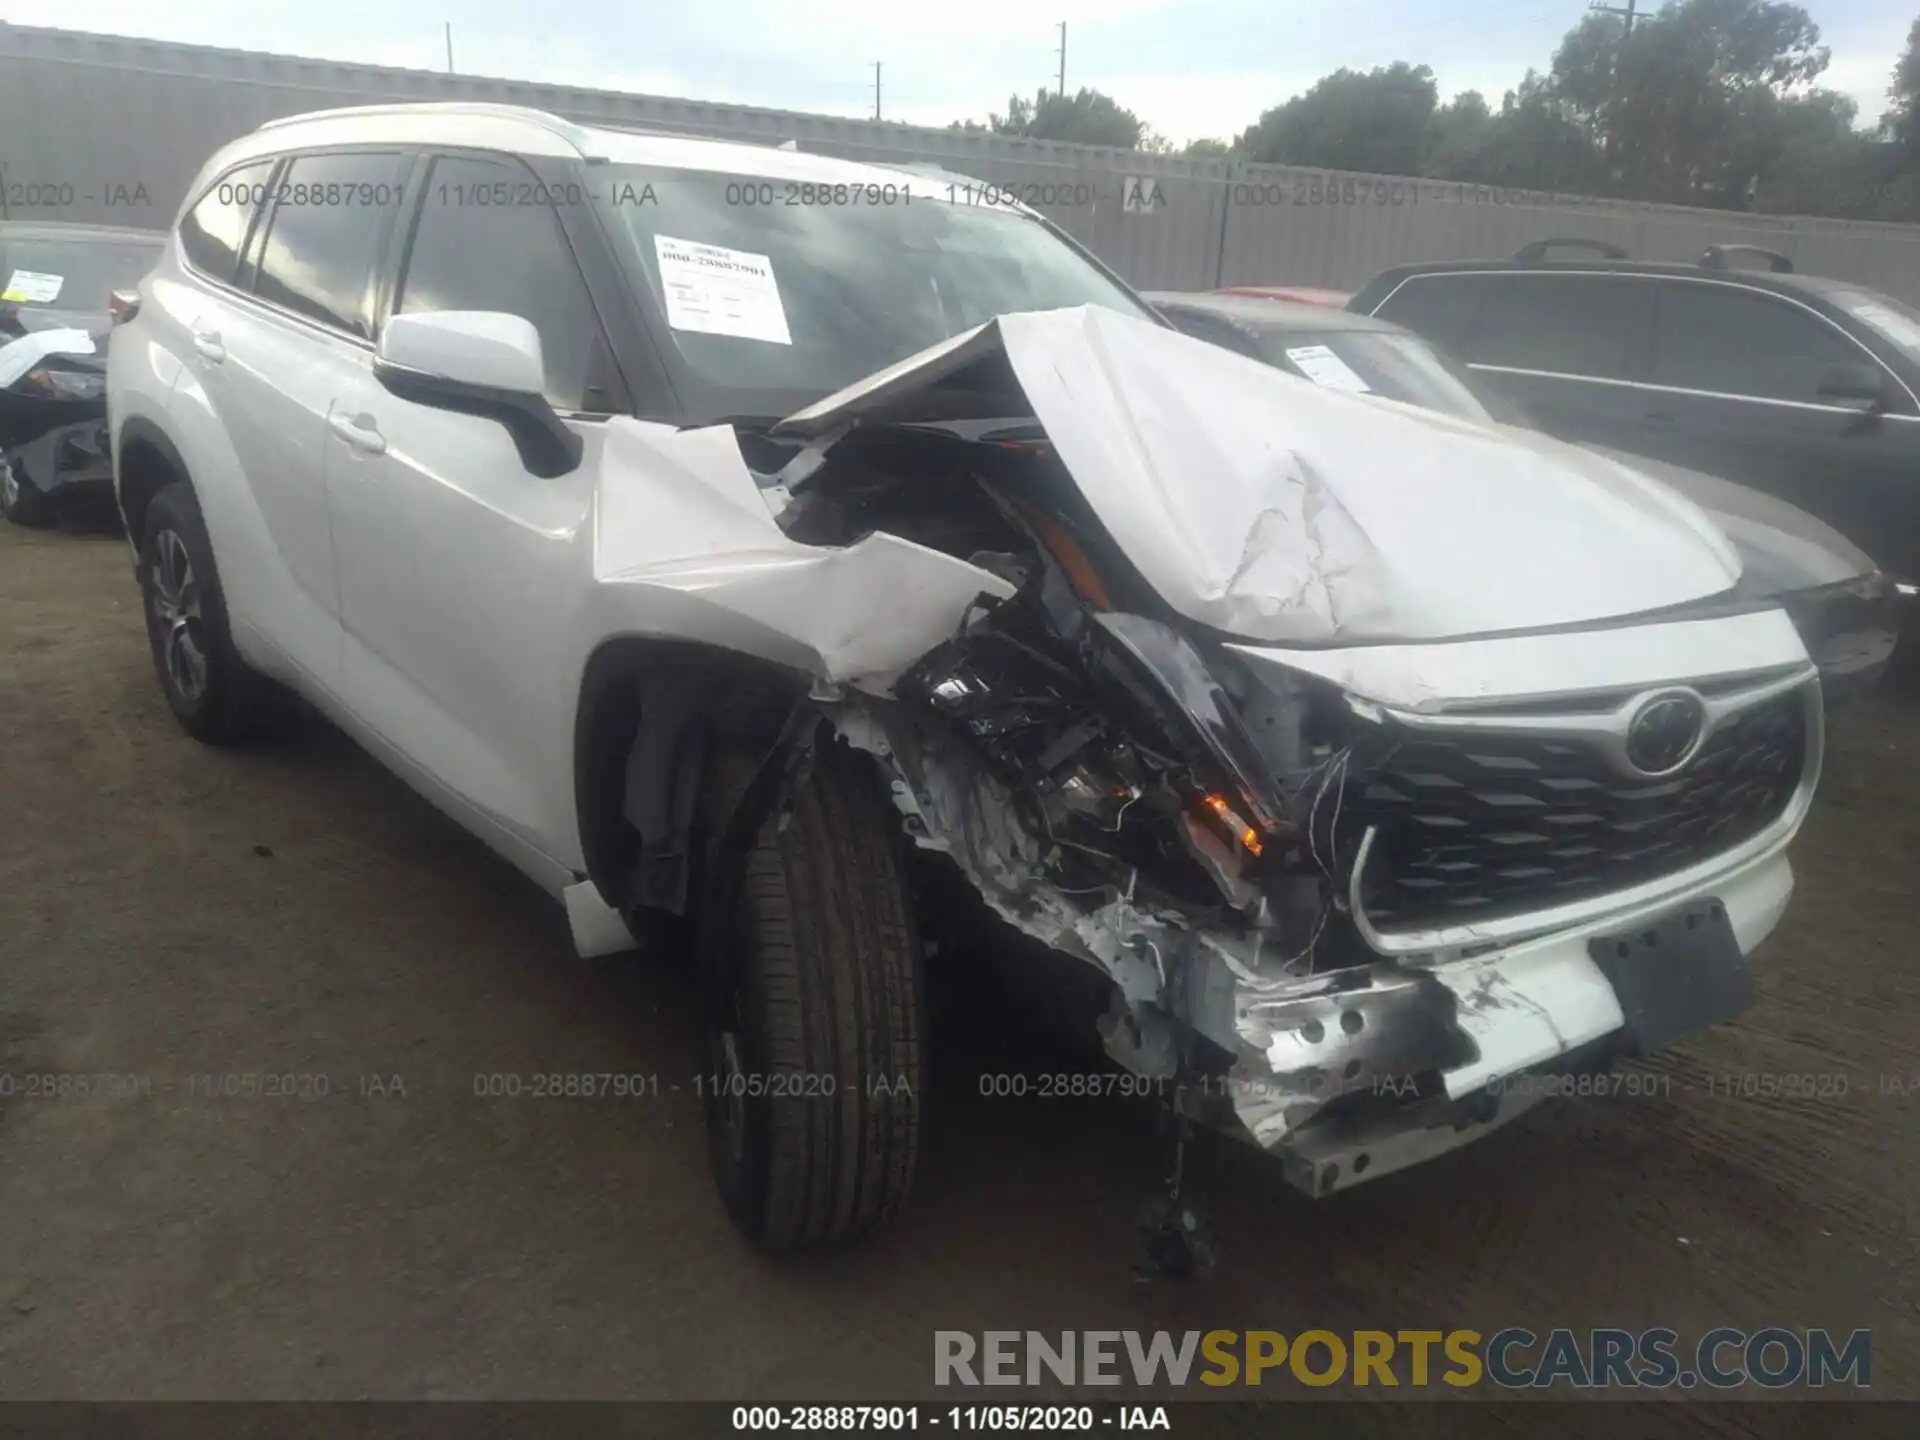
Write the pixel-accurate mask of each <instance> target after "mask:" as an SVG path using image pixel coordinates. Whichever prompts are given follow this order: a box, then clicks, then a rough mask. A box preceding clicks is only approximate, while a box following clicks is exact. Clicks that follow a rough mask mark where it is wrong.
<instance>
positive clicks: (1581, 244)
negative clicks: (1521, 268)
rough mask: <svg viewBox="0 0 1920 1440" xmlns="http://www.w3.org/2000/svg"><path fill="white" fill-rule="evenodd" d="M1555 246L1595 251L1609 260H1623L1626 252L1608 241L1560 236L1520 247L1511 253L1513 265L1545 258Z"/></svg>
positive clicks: (1581, 236)
mask: <svg viewBox="0 0 1920 1440" xmlns="http://www.w3.org/2000/svg"><path fill="white" fill-rule="evenodd" d="M1556 246H1564V247H1565V248H1567V249H1570V250H1597V251H1599V252H1600V254H1601V255H1603V256H1605V257H1606V258H1607V259H1609V260H1624V259H1626V258H1627V252H1626V251H1625V250H1623V249H1621V248H1620V247H1619V246H1618V245H1615V244H1614V243H1612V242H1611V241H1609V240H1589V239H1587V238H1586V237H1585V236H1584V235H1562V236H1556V237H1555V238H1553V239H1551V240H1536V241H1534V242H1533V243H1532V244H1531V245H1522V246H1521V247H1520V248H1519V249H1518V250H1516V251H1514V252H1513V259H1514V263H1515V264H1518V265H1530V264H1532V263H1533V262H1534V261H1536V260H1544V259H1546V258H1547V252H1548V251H1549V250H1552V249H1553V248H1555V247H1556Z"/></svg>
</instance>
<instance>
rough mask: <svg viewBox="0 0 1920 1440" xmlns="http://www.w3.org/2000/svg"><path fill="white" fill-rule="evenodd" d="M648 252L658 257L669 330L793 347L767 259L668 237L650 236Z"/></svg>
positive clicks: (777, 287) (761, 256)
mask: <svg viewBox="0 0 1920 1440" xmlns="http://www.w3.org/2000/svg"><path fill="white" fill-rule="evenodd" d="M653 248H654V252H655V253H656V254H657V255H658V256H659V257H660V286H661V289H662V290H663V291H664V292H665V294H666V298H667V324H669V325H671V326H672V327H673V328H674V329H676V330H692V331H696V332H698V333H700V334H702V335H733V336H737V337H738V338H739V339H742V340H765V341H767V342H769V343H770V344H774V345H791V344H792V343H793V336H792V335H790V334H789V333H788V332H787V312H786V308H785V307H784V306H783V305H782V304H781V303H780V286H779V285H778V284H777V283H776V282H775V280H774V278H773V261H772V260H770V259H769V258H768V257H767V256H765V255H755V254H753V253H752V252H751V251H747V250H729V249H727V248H726V247H725V246H723V245H701V244H699V243H697V242H696V241H692V240H676V239H674V238H673V237H672V236H670V235H655V236H654V237H653Z"/></svg>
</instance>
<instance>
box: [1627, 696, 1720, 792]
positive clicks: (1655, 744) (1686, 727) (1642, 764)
mask: <svg viewBox="0 0 1920 1440" xmlns="http://www.w3.org/2000/svg"><path fill="white" fill-rule="evenodd" d="M1706 731H1707V707H1706V706H1704V705H1702V704H1701V703H1700V697H1699V696H1697V695H1695V694H1693V693H1691V692H1690V691H1684V690H1679V691H1669V692H1667V693H1666V694H1662V695H1655V696H1652V697H1651V698H1650V699H1648V700H1647V701H1645V702H1644V703H1643V704H1642V705H1641V706H1640V708H1639V709H1638V710H1636V711H1635V712H1634V714H1633V719H1632V720H1631V721H1629V722H1628V724H1627V743H1626V753H1627V763H1628V764H1629V765H1631V766H1632V767H1633V768H1634V769H1635V770H1638V771H1639V772H1640V773H1641V774H1642V775H1646V776H1649V777H1656V776H1661V775H1671V774H1672V773H1673V772H1674V771H1676V770H1678V769H1679V768H1680V767H1681V766H1683V765H1685V764H1686V763H1687V762H1688V761H1689V760H1691V759H1692V758H1693V752H1694V751H1696V750H1698V749H1699V748H1700V742H1701V741H1702V740H1703V739H1705V738H1706Z"/></svg>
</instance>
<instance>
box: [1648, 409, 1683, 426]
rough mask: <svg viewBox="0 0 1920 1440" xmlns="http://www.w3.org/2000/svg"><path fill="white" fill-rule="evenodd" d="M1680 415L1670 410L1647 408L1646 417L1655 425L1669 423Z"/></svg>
mask: <svg viewBox="0 0 1920 1440" xmlns="http://www.w3.org/2000/svg"><path fill="white" fill-rule="evenodd" d="M1679 418H1680V417H1679V416H1678V415H1676V414H1675V413H1674V412H1673V411H1671V410H1649V411H1647V419H1648V420H1649V421H1650V422H1651V423H1653V424H1655V425H1671V424H1673V422H1674V421H1675V420H1677V419H1679Z"/></svg>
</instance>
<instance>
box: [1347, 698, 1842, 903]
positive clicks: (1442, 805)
mask: <svg viewBox="0 0 1920 1440" xmlns="http://www.w3.org/2000/svg"><path fill="white" fill-rule="evenodd" d="M1402 734H1403V737H1404V738H1402V739H1400V740H1399V741H1398V742H1397V743H1395V744H1392V745H1391V747H1390V748H1389V749H1388V750H1386V751H1385V752H1384V753H1382V754H1381V755H1379V756H1378V757H1377V758H1376V759H1373V760H1372V761H1369V762H1365V763H1364V768H1362V762H1360V761H1359V760H1358V759H1357V758H1356V764H1355V770H1354V773H1353V774H1352V775H1350V776H1349V777H1348V781H1347V792H1346V805H1345V807H1344V811H1343V814H1342V816H1341V822H1340V830H1341V832H1342V840H1341V844H1340V849H1341V851H1342V852H1343V853H1345V854H1352V853H1354V851H1353V849H1351V848H1349V847H1350V846H1352V845H1354V844H1355V843H1357V841H1358V838H1359V836H1360V834H1361V833H1362V832H1363V831H1364V830H1365V829H1366V828H1367V827H1369V826H1375V827H1378V830H1379V834H1378V835H1377V837H1376V838H1375V841H1374V846H1373V851H1372V853H1371V854H1370V855H1369V857H1368V860H1367V866H1366V872H1365V874H1364V875H1363V876H1362V877H1361V899H1362V903H1363V904H1364V905H1365V907H1366V911H1367V915H1368V918H1369V919H1370V920H1371V921H1372V922H1373V924H1374V925H1375V926H1376V927H1378V928H1380V929H1382V930H1417V929H1423V928H1426V927H1428V926H1434V925H1455V924H1471V923H1473V922H1474V921H1476V920H1490V919H1494V918H1498V917H1503V916H1508V915H1518V914H1525V913H1527V912H1529V911H1534V910H1544V909H1548V908H1550V907H1552V906H1556V905H1565V904H1569V903H1571V902H1574V901H1578V900H1585V899H1589V898H1591V897H1594V896H1599V895H1605V894H1609V893H1611V892H1613V891H1617V890H1623V889H1626V888H1628V887H1630V886H1634V885H1639V884H1644V883H1645V882H1647V881H1650V880H1657V879H1659V878H1660V877H1661V876H1663V875H1668V874H1672V873H1673V872H1674V871H1676V870H1682V869H1685V868H1686V867H1688V866H1690V865H1693V864H1695V863H1697V862H1699V861H1702V860H1706V859H1710V858H1711V857H1713V856H1714V855H1717V854H1720V853H1722V852H1724V851H1726V850H1728V849H1730V848H1732V847H1733V846H1735V845H1738V844H1739V843H1740V842H1741V841H1743V840H1746V839H1748V838H1750V837H1751V836H1753V835H1756V834H1758V833H1759V832H1760V831H1762V830H1764V829H1765V828H1766V827H1767V826H1768V825H1769V824H1770V823H1772V821H1774V820H1775V819H1777V818H1778V817H1779V815H1780V814H1781V812H1782V811H1783V810H1785V808H1786V806H1787V803H1788V801H1789V800H1790V799H1791V798H1792V796H1793V793H1794V790H1795V788H1796V787H1797V786H1798V785H1799V783H1800V775H1801V769H1802V766H1803V765H1804V764H1805V761H1806V754H1807V723H1806V714H1805V710H1804V708H1803V699H1802V692H1801V691H1799V690H1793V691H1789V692H1788V693H1787V694H1784V695H1779V696H1775V697H1773V698H1771V699H1768V700H1764V701H1761V702H1760V703H1758V704H1756V705H1754V706H1752V707H1751V708H1749V709H1747V710H1745V711H1742V712H1740V713H1739V714H1738V715H1736V716H1735V717H1734V718H1732V719H1731V720H1729V721H1728V722H1726V723H1725V724H1724V725H1723V726H1722V727H1721V728H1720V729H1719V730H1717V731H1715V732H1714V734H1713V735H1712V736H1710V737H1709V738H1708V740H1707V741H1706V743H1705V744H1704V745H1702V746H1701V748H1700V752H1699V754H1698V755H1696V756H1695V757H1694V759H1693V761H1692V762H1691V763H1690V764H1689V765H1688V766H1687V768H1686V769H1685V770H1684V771H1682V772H1681V773H1680V774H1678V775H1674V776H1669V777H1667V778H1665V779H1661V780H1638V781H1636V780H1630V779H1627V778H1624V777H1623V776H1621V775H1620V774H1619V773H1618V772H1617V771H1616V770H1614V769H1613V768H1612V767H1611V766H1609V765H1608V763H1607V762H1606V760H1605V759H1604V758H1603V757H1602V756H1601V754H1600V752H1599V751H1598V749H1597V748H1596V747H1595V746H1594V745H1593V744H1592V743H1591V742H1590V741H1588V740H1586V739H1584V738H1581V737H1578V736H1574V735H1568V736H1564V737H1545V736H1511V735H1485V734H1477V735H1464V734H1451V735H1433V734H1428V733H1423V732H1415V731H1405V732H1402Z"/></svg>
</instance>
